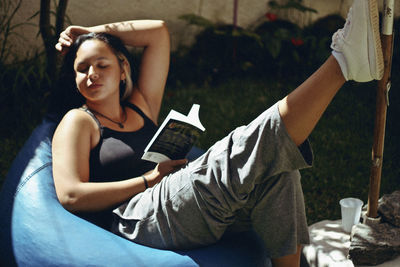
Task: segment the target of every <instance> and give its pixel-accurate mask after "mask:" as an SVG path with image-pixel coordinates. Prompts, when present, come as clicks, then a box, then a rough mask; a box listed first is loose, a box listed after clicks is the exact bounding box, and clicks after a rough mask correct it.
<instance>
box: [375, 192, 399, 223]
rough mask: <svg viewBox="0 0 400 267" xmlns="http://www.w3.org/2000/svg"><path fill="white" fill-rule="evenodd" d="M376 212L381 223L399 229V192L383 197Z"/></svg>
mask: <svg viewBox="0 0 400 267" xmlns="http://www.w3.org/2000/svg"><path fill="white" fill-rule="evenodd" d="M378 212H379V214H380V215H381V216H382V220H383V221H385V222H388V223H390V224H393V225H394V226H397V227H400V190H398V191H395V192H393V193H392V194H389V195H383V196H382V197H381V198H380V199H379V202H378ZM399 231H400V229H399Z"/></svg>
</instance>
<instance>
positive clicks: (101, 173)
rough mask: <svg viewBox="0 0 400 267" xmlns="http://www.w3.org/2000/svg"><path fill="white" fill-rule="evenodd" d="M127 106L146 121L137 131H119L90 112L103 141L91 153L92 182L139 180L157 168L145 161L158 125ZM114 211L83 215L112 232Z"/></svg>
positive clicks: (132, 107)
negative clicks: (145, 152) (143, 157)
mask: <svg viewBox="0 0 400 267" xmlns="http://www.w3.org/2000/svg"><path fill="white" fill-rule="evenodd" d="M123 106H124V107H128V108H131V109H132V110H134V111H136V112H137V113H138V114H139V115H140V116H142V117H143V119H144V125H143V127H142V128H140V129H139V130H137V131H133V132H119V131H115V130H112V129H110V128H107V127H104V126H103V125H101V124H100V122H99V120H98V119H97V118H96V116H95V115H94V114H93V113H92V112H91V111H90V110H88V109H87V108H84V107H82V108H81V109H82V110H84V111H86V112H87V113H88V114H89V115H90V116H92V118H93V119H94V120H95V121H96V123H97V124H98V125H99V127H100V140H99V143H98V144H97V146H96V147H95V148H93V149H92V150H91V152H90V162H89V165H90V166H89V167H90V174H89V180H90V182H113V181H120V180H124V179H128V178H133V177H138V176H141V175H142V174H144V173H145V172H147V171H149V170H152V169H154V168H155V166H156V164H155V163H153V162H149V161H145V160H142V159H141V157H142V155H143V152H144V149H145V147H146V146H147V144H148V143H149V141H150V139H151V138H152V137H153V135H154V134H155V133H156V131H157V126H156V125H155V124H154V123H153V121H152V120H150V119H149V118H148V117H147V116H146V115H145V114H144V113H143V111H142V110H140V109H139V108H138V107H137V106H136V105H134V104H132V103H130V102H125V103H123ZM111 211H112V209H110V210H107V211H104V212H96V213H81V214H80V216H81V217H84V218H85V219H87V220H89V221H91V222H93V223H95V224H97V225H99V226H101V227H103V228H106V229H109V227H110V226H111V225H110V222H111V216H112V214H111V213H112V212H111Z"/></svg>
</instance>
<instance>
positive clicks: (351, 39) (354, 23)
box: [331, 0, 384, 82]
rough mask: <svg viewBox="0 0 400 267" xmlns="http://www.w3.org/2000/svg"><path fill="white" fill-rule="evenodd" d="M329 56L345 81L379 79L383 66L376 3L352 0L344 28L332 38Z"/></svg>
mask: <svg viewBox="0 0 400 267" xmlns="http://www.w3.org/2000/svg"><path fill="white" fill-rule="evenodd" d="M331 48H332V49H333V51H332V55H333V56H334V57H335V58H336V60H337V61H338V63H339V65H340V68H341V69H342V73H343V76H344V77H345V78H346V80H354V81H357V82H367V81H371V80H373V79H376V80H380V79H381V78H382V76H383V70H384V63H383V54H382V46H381V40H380V33H379V13H378V4H377V2H376V0H354V3H353V5H352V7H351V8H350V10H349V13H348V15H347V19H346V23H345V25H344V27H343V29H340V30H338V31H337V32H336V33H335V34H334V35H333V36H332V44H331Z"/></svg>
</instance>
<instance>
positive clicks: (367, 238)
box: [349, 223, 400, 265]
mask: <svg viewBox="0 0 400 267" xmlns="http://www.w3.org/2000/svg"><path fill="white" fill-rule="evenodd" d="M399 255H400V228H398V227H394V226H393V225H391V224H389V223H378V224H371V225H366V224H357V225H355V226H354V227H353V229H352V232H351V244H350V249H349V258H350V259H351V260H352V261H353V263H354V265H378V264H381V263H383V262H385V261H388V260H391V259H394V258H395V257H397V256H399Z"/></svg>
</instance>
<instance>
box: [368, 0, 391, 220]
mask: <svg viewBox="0 0 400 267" xmlns="http://www.w3.org/2000/svg"><path fill="white" fill-rule="evenodd" d="M393 12H394V0H384V7H383V20H382V21H383V22H382V34H381V41H382V50H383V58H384V62H385V70H384V74H383V78H382V79H381V80H380V81H379V82H378V88H377V98H376V113H375V128H374V143H373V146H372V166H371V176H370V188H369V194H368V209H367V216H368V217H370V218H376V217H378V200H379V190H380V185H381V174H382V162H383V148H384V141H385V127H386V112H387V106H388V105H389V90H390V72H391V67H392V54H393V16H394V14H393Z"/></svg>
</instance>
